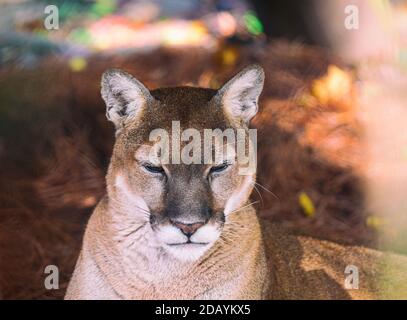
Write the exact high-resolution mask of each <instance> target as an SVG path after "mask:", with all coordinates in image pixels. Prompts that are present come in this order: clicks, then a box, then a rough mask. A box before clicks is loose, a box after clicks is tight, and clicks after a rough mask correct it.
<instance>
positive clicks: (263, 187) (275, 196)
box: [254, 182, 280, 200]
mask: <svg viewBox="0 0 407 320" xmlns="http://www.w3.org/2000/svg"><path fill="white" fill-rule="evenodd" d="M254 183H255V184H256V185H258V186H259V187H261V188H262V189H264V190H266V191H267V192H269V193H270V194H271V195H273V197H274V198H276V199H278V200H280V198H279V197H278V196H277V195H276V194H275V193H274V192H272V191H270V190H269V189H267V188H266V187H265V186H263V185H261V184H260V183H258V182H254Z"/></svg>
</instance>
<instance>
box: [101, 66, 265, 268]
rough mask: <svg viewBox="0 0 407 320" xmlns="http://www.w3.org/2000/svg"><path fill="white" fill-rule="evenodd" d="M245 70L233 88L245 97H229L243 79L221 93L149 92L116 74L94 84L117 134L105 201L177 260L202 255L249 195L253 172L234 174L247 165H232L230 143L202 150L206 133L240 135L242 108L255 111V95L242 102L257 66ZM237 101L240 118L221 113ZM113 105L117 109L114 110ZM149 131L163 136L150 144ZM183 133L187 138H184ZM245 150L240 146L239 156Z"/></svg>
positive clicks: (258, 72)
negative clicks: (148, 230)
mask: <svg viewBox="0 0 407 320" xmlns="http://www.w3.org/2000/svg"><path fill="white" fill-rule="evenodd" d="M245 72H246V73H247V72H249V74H250V77H251V79H246V80H245V81H244V85H243V84H242V83H240V86H242V87H239V88H234V89H235V90H238V89H241V90H243V91H244V92H245V94H246V96H241V95H239V92H240V91H237V92H230V90H232V89H231V88H230V87H232V88H233V81H239V80H241V77H243V75H240V76H239V75H238V76H236V77H237V79H235V78H236V77H235V78H233V79H232V80H231V81H232V83H228V84H227V85H226V88H225V89H223V91H222V89H221V90H219V91H215V90H210V89H198V88H187V87H180V88H169V89H158V90H155V91H152V92H150V91H148V90H147V89H146V88H145V87H144V86H143V85H142V84H141V83H139V82H138V81H137V80H136V79H134V78H132V77H131V76H129V75H128V74H125V73H123V72H120V71H114V72H111V73H108V74H105V76H104V79H103V81H102V96H103V98H104V99H105V101H106V104H107V108H108V109H107V116H108V118H109V119H110V120H112V121H113V122H114V123H115V125H116V130H117V131H116V132H117V135H116V136H117V137H116V144H115V148H114V152H113V156H112V159H111V164H110V167H109V173H108V177H107V184H108V195H109V199H110V200H111V203H114V204H115V205H116V208H119V209H120V210H122V211H125V212H126V214H127V219H134V226H135V229H136V228H137V225H138V224H140V223H142V224H144V225H146V226H149V228H151V234H152V235H153V237H154V239H155V240H156V241H157V243H159V244H160V245H161V246H162V247H163V248H164V249H165V251H166V252H168V253H169V254H171V255H172V256H174V257H176V258H177V259H179V260H183V261H193V260H196V259H198V258H199V257H200V256H202V255H203V253H205V252H206V251H207V250H208V249H209V248H210V247H211V246H212V245H213V244H214V243H215V242H216V241H217V240H218V239H219V237H220V236H221V234H222V232H223V230H224V226H225V225H226V224H227V223H228V216H229V215H231V214H233V213H234V212H235V211H236V210H239V209H240V208H241V207H242V206H244V205H245V204H246V203H247V201H248V198H249V195H250V193H251V191H252V187H253V183H254V177H255V172H250V173H245V174H242V172H241V167H242V166H247V163H245V164H242V163H240V162H239V161H238V155H237V153H236V147H237V143H238V140H236V139H235V140H234V141H233V140H232V142H231V141H230V140H227V138H226V137H222V138H221V139H218V140H216V138H215V139H213V140H212V139H211V140H210V141H209V144H207V143H208V141H207V140H205V130H208V129H209V130H215V129H220V130H221V131H223V132H225V130H226V129H230V130H231V132H233V133H234V134H236V130H237V129H239V128H240V129H243V130H245V132H247V127H246V124H247V122H248V120H249V119H250V117H252V116H253V115H254V114H255V111H253V110H251V111H250V110H248V109H249V108H250V107H254V105H253V103H256V104H255V107H256V110H257V97H258V94H259V93H260V91H259V92H258V93H257V96H250V90H249V89H250V88H251V87H252V86H253V84H255V83H256V79H257V77H260V78H261V86H262V76H263V74H262V71H261V69H259V67H254V68H251V69H248V70H246V71H245ZM234 79H235V80H234ZM231 81H230V82H231ZM247 81H249V82H247ZM260 90H261V89H260ZM245 98H247V100H245ZM227 99H237V100H232V101H229V100H227ZM127 100H128V102H126V101H127ZM237 101H238V102H239V104H240V105H241V104H244V105H245V106H246V107H247V108H246V109H244V108H241V107H239V109H241V110H240V112H241V113H242V112H243V113H244V112H245V114H240V115H239V114H238V113H237V112H238V110H234V109H231V110H226V109H225V108H226V107H227V106H230V108H233V107H235V103H237ZM120 104H125V105H124V106H123V105H122V106H121V108H118V105H119V106H120ZM250 104H252V105H250ZM239 116H240V117H241V118H238V117H239ZM245 117H246V118H245ZM174 121H175V122H176V123H178V124H179V125H178V128H177V129H178V130H179V131H178V132H179V133H177V131H176V130H174ZM157 129H159V130H162V131H163V132H164V133H167V135H160V137H159V138H157V135H153V136H154V137H155V139H152V133H154V132H156V130H157ZM186 129H188V130H190V131H189V132H190V133H191V132H193V134H192V135H189V137H188V138H186V137H185V136H184V132H185V130H186ZM191 130H192V131H191ZM235 138H236V136H235ZM241 138H242V137H241V136H240V139H241ZM247 139H249V138H248V137H247ZM192 140H194V144H193V146H194V148H192V149H191V148H188V146H191V145H192V144H191V141H192ZM163 141H164V144H163ZM247 147H248V144H247V143H246V142H244V143H243V150H246V151H247ZM197 155H200V157H198V158H196V156H197ZM208 155H209V157H210V160H208Z"/></svg>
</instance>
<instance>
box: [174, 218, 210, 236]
mask: <svg viewBox="0 0 407 320" xmlns="http://www.w3.org/2000/svg"><path fill="white" fill-rule="evenodd" d="M171 222H172V224H173V225H174V226H176V227H177V228H179V229H180V230H181V232H182V233H183V234H185V235H186V236H187V237H188V238H189V237H191V236H192V235H193V234H194V233H195V232H196V230H198V229H199V228H200V227H202V226H203V225H204V224H205V223H204V222H195V223H188V224H186V223H181V222H177V221H171Z"/></svg>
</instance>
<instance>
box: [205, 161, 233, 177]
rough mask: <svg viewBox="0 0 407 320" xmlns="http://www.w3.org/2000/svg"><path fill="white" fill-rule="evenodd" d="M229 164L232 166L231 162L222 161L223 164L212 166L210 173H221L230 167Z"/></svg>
mask: <svg viewBox="0 0 407 320" xmlns="http://www.w3.org/2000/svg"><path fill="white" fill-rule="evenodd" d="M229 166H230V163H229V162H224V163H222V164H220V165H218V166H214V167H212V168H211V169H210V170H209V173H210V174H213V173H221V172H223V171H225V170H226V169H227V168H229Z"/></svg>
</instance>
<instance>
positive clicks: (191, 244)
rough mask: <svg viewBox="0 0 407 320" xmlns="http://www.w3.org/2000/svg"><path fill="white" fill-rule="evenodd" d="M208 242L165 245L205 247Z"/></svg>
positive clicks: (170, 244) (169, 244)
mask: <svg viewBox="0 0 407 320" xmlns="http://www.w3.org/2000/svg"><path fill="white" fill-rule="evenodd" d="M208 244H209V242H193V241H186V242H178V243H167V245H168V246H193V245H196V246H207V245H208Z"/></svg>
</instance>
